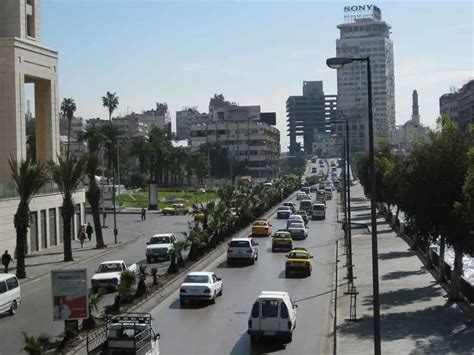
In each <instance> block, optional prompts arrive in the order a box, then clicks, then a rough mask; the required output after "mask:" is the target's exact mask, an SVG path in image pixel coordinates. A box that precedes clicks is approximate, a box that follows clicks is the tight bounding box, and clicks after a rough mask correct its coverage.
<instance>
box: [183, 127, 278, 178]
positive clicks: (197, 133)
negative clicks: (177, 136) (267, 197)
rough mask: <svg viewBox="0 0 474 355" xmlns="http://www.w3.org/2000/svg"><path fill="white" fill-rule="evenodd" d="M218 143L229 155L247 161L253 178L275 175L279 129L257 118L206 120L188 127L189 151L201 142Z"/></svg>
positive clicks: (276, 171) (193, 149) (196, 147)
mask: <svg viewBox="0 0 474 355" xmlns="http://www.w3.org/2000/svg"><path fill="white" fill-rule="evenodd" d="M215 142H219V143H220V144H221V145H222V146H223V147H225V148H226V149H227V151H228V153H229V155H230V158H231V159H232V160H235V161H240V162H247V168H248V173H249V175H251V176H252V177H253V178H254V179H255V181H269V180H271V179H273V178H276V177H278V176H279V163H280V131H279V130H278V129H277V128H275V127H273V126H270V125H268V124H266V123H263V122H261V121H259V120H251V119H247V120H245V121H244V120H238V121H227V122H224V121H210V122H209V123H207V124H206V123H202V124H195V125H192V126H191V150H192V151H197V150H199V147H200V146H201V145H202V144H206V143H215Z"/></svg>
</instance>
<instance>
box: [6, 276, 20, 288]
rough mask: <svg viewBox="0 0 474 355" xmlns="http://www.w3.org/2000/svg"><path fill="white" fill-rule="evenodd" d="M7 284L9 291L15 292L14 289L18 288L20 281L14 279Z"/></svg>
mask: <svg viewBox="0 0 474 355" xmlns="http://www.w3.org/2000/svg"><path fill="white" fill-rule="evenodd" d="M6 282H7V286H8V290H13V289H14V288H17V287H18V280H17V279H16V277H12V278H10V279H8V280H7V281H6Z"/></svg>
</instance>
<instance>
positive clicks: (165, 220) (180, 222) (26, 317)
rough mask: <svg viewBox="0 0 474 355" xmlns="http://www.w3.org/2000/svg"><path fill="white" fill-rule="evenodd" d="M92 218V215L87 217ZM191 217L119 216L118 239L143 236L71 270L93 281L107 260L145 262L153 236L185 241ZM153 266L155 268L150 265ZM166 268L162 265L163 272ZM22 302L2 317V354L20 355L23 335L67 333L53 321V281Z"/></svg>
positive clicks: (39, 283) (28, 290)
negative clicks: (142, 218) (128, 234)
mask: <svg viewBox="0 0 474 355" xmlns="http://www.w3.org/2000/svg"><path fill="white" fill-rule="evenodd" d="M88 218H89V216H88ZM191 218H192V217H190V216H161V215H152V214H148V218H147V221H146V222H141V221H140V215H117V220H118V228H119V237H120V231H121V230H122V231H123V230H127V231H129V232H134V233H137V234H138V233H144V234H145V237H142V238H139V239H138V240H137V241H135V242H134V243H132V244H128V245H126V246H124V247H119V248H117V249H114V250H113V251H112V252H110V253H108V254H107V255H103V256H100V257H96V258H92V259H89V260H87V261H84V262H80V263H77V264H74V265H71V266H70V267H69V268H71V269H82V268H86V269H87V274H88V278H89V286H90V278H91V276H92V275H93V274H94V272H95V271H96V270H97V267H98V265H99V264H100V263H101V262H103V261H106V260H115V259H121V260H125V262H127V263H133V262H140V263H144V262H146V261H145V250H146V242H147V241H148V239H149V237H150V236H151V234H156V233H168V232H170V233H175V235H176V237H177V238H178V240H181V239H183V238H184V236H183V235H182V232H184V231H186V230H187V221H190V220H191ZM151 266H156V265H155V264H151ZM166 267H167V265H166V264H162V265H161V267H160V269H161V270H163V271H164V269H165V268H166ZM21 295H22V303H21V305H20V307H19V309H18V313H17V314H16V315H15V316H13V317H12V316H8V315H2V316H0V339H1V340H0V355H10V354H19V353H20V349H21V348H22V347H23V336H22V332H26V333H28V334H30V335H40V334H47V335H50V336H53V337H54V336H56V335H59V334H61V333H62V332H63V331H64V322H54V321H52V318H53V316H52V314H53V313H52V296H51V278H50V276H49V274H48V275H46V276H42V277H40V278H38V279H36V280H34V281H33V282H30V283H28V284H26V285H23V286H22V287H21ZM113 297H114V294H108V295H107V296H106V297H105V299H104V300H103V302H102V304H110V303H112V301H113Z"/></svg>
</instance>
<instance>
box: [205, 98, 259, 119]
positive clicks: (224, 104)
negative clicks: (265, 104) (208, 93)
mask: <svg viewBox="0 0 474 355" xmlns="http://www.w3.org/2000/svg"><path fill="white" fill-rule="evenodd" d="M259 119H260V106H256V105H254V106H240V105H238V104H237V103H235V102H230V101H226V100H225V99H224V96H223V95H214V97H213V98H211V100H210V101H209V120H210V121H246V120H254V121H256V120H259Z"/></svg>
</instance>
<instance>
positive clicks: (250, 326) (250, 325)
mask: <svg viewBox="0 0 474 355" xmlns="http://www.w3.org/2000/svg"><path fill="white" fill-rule="evenodd" d="M249 328H252V320H251V319H249Z"/></svg>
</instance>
